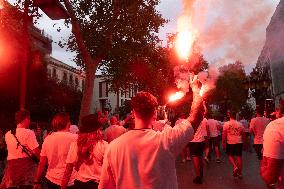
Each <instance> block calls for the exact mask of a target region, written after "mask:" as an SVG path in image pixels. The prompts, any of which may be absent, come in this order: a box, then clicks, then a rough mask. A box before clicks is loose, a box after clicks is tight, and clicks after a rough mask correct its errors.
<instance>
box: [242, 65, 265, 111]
mask: <svg viewBox="0 0 284 189" xmlns="http://www.w3.org/2000/svg"><path fill="white" fill-rule="evenodd" d="M267 69H268V68H265V67H256V68H254V69H253V71H252V72H251V73H250V75H249V76H248V78H247V80H246V81H244V83H243V84H244V87H245V89H246V90H248V91H249V92H251V94H250V95H252V96H253V97H254V98H255V101H256V104H257V105H260V106H261V107H263V108H266V107H267V106H266V99H267V98H271V93H269V87H270V83H271V79H270V77H269V72H268V70H267ZM265 110H266V109H265Z"/></svg>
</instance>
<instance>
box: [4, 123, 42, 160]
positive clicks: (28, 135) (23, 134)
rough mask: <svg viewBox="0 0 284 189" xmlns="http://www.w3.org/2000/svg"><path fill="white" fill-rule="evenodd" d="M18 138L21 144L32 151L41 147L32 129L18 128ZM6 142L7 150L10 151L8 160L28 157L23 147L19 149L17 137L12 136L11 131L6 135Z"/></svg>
mask: <svg viewBox="0 0 284 189" xmlns="http://www.w3.org/2000/svg"><path fill="white" fill-rule="evenodd" d="M16 136H17V138H18V140H19V141H20V143H21V144H22V145H23V146H26V147H27V148H28V149H30V150H31V151H32V150H34V149H36V148H37V147H38V146H39V145H38V142H37V140H36V136H35V133H34V132H33V131H32V130H30V129H25V128H17V129H16ZM5 141H6V144H7V149H8V157H7V160H12V159H19V158H25V157H28V155H27V154H26V153H24V152H23V151H22V147H21V146H18V148H17V144H18V143H17V140H16V138H15V136H14V135H12V134H11V131H8V132H7V133H6V134H5Z"/></svg>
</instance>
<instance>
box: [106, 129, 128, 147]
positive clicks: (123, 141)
mask: <svg viewBox="0 0 284 189" xmlns="http://www.w3.org/2000/svg"><path fill="white" fill-rule="evenodd" d="M130 132H131V131H128V132H126V133H124V134H123V135H121V136H120V137H117V138H116V139H114V140H113V141H111V142H110V143H109V144H108V148H109V149H117V148H119V147H120V146H125V145H127V143H129V141H131V138H130V137H131V135H130V134H129V133H130Z"/></svg>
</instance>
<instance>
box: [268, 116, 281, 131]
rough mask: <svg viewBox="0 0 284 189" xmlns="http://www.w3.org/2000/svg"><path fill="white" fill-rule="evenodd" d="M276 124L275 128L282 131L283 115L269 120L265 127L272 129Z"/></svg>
mask: <svg viewBox="0 0 284 189" xmlns="http://www.w3.org/2000/svg"><path fill="white" fill-rule="evenodd" d="M276 126H277V130H283V131H284V117H282V118H279V119H276V120H274V121H271V122H270V123H269V124H268V125H267V127H266V129H274V128H275V127H276Z"/></svg>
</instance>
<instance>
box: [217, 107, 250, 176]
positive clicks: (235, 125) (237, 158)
mask: <svg viewBox="0 0 284 189" xmlns="http://www.w3.org/2000/svg"><path fill="white" fill-rule="evenodd" d="M228 116H229V117H230V120H229V121H227V122H225V123H224V127H223V136H222V144H223V148H224V149H226V152H227V154H228V157H229V161H230V163H231V164H232V166H233V176H234V177H238V178H242V168H243V161H242V151H243V139H244V138H245V128H244V127H243V126H242V124H241V123H240V122H238V121H237V120H236V112H234V111H229V112H228Z"/></svg>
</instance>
